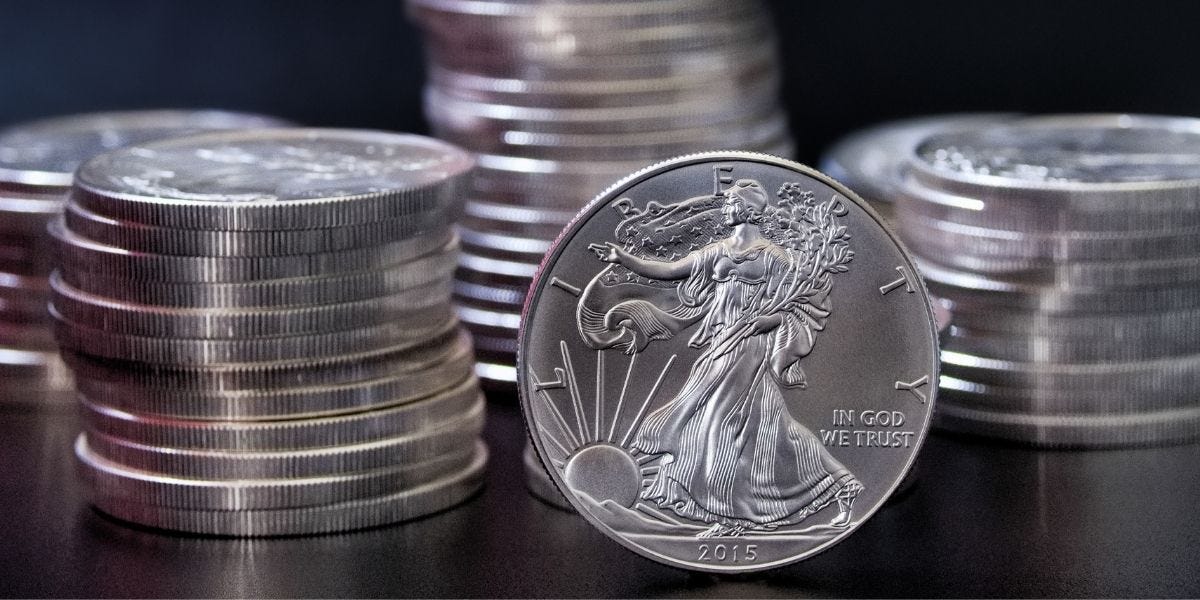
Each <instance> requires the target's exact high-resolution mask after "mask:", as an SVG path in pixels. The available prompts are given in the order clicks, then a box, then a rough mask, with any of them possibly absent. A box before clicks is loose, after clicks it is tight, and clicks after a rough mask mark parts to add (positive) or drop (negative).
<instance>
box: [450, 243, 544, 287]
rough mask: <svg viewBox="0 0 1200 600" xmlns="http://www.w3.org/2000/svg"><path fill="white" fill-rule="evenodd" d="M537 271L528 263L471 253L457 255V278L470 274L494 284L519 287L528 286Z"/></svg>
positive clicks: (533, 265) (535, 267) (535, 266)
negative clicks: (482, 277)
mask: <svg viewBox="0 0 1200 600" xmlns="http://www.w3.org/2000/svg"><path fill="white" fill-rule="evenodd" d="M536 271H537V265H536V264H532V263H529V262H518V261H512V260H500V259H496V258H488V257H486V256H480V255H477V254H474V253H471V252H466V251H464V252H461V253H459V255H458V271H457V273H458V276H460V277H461V275H462V274H463V273H467V272H471V273H475V274H478V275H482V276H484V277H485V278H486V279H487V280H490V281H495V282H496V283H500V284H505V285H513V286H521V285H528V284H529V281H530V280H531V279H532V278H533V274H534V273H535V272H536Z"/></svg>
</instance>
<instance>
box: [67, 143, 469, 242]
mask: <svg viewBox="0 0 1200 600" xmlns="http://www.w3.org/2000/svg"><path fill="white" fill-rule="evenodd" d="M472 165H473V161H472V160H471V157H470V155H468V154H467V153H466V152H464V151H462V150H460V149H458V148H455V147H454V146H451V145H449V144H446V143H444V142H440V141H437V140H433V139H429V138H425V137H421V136H415V135H402V134H392V133H384V132H373V131H359V130H338V129H277V130H266V129H264V130H248V131H239V132H232V133H218V134H207V135H197V136H190V137H185V138H176V139H172V140H165V141H158V142H150V143H146V144H141V145H138V146H134V147H127V148H123V149H120V150H116V151H114V152H110V153H107V154H103V155H100V156H97V157H95V158H93V159H91V160H89V161H88V162H86V163H84V164H83V165H82V166H81V167H80V168H79V172H78V174H77V176H76V182H75V188H74V190H73V191H72V194H71V198H72V200H73V201H74V202H76V203H77V204H78V205H80V206H82V207H84V208H86V209H88V210H90V211H92V212H94V213H96V214H100V215H104V216H107V217H111V218H114V219H118V220H121V221H129V222H134V223H142V224H145V225H154V226H159V227H173V228H180V229H201V230H229V231H257V230H284V229H315V228H321V227H335V226H346V225H356V224H364V223H371V222H375V221H380V220H387V219H400V218H413V219H417V218H421V217H424V216H425V215H427V214H428V213H430V212H434V213H445V212H446V211H447V209H451V210H452V209H453V207H454V203H455V199H456V198H457V190H458V185H459V183H460V182H461V179H462V178H463V176H464V175H465V174H466V173H467V172H469V171H470V169H471V167H472Z"/></svg>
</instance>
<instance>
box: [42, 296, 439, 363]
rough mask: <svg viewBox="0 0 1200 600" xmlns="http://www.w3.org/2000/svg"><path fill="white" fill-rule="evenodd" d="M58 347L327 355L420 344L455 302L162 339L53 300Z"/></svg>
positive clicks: (146, 356)
mask: <svg viewBox="0 0 1200 600" xmlns="http://www.w3.org/2000/svg"><path fill="white" fill-rule="evenodd" d="M50 313H51V315H52V316H53V317H54V318H55V320H56V321H57V322H56V323H55V325H54V338H55V339H57V340H58V344H59V346H61V347H64V348H69V349H71V350H74V351H76V352H81V353H84V354H91V355H93V356H100V357H104V358H116V359H125V360H131V361H137V362H144V363H151V364H166V365H228V364H236V363H255V362H283V361H291V360H301V359H304V358H331V357H336V356H342V355H345V354H347V353H351V352H360V351H363V350H376V349H382V348H391V347H395V346H398V345H402V344H405V343H407V344H408V345H410V346H415V345H417V344H420V343H421V341H422V340H424V339H426V338H429V337H432V336H434V335H436V334H437V332H439V331H443V330H444V329H446V328H447V327H452V326H454V325H455V324H456V320H455V317H454V314H453V313H454V310H453V307H451V306H449V305H443V306H433V307H431V308H430V309H429V313H428V314H427V315H423V318H421V319H417V320H410V321H402V322H401V321H392V322H384V323H381V324H378V325H368V326H365V327H359V328H355V329H347V330H342V331H331V332H326V333H316V334H303V335H291V336H280V337H256V338H240V339H239V338H228V339H202V338H165V337H148V336H140V335H128V334H123V333H113V332H111V331H106V330H104V329H98V328H95V327H90V326H86V325H83V324H81V323H77V322H74V321H68V320H67V319H66V318H64V317H63V316H62V315H61V314H59V313H58V312H57V311H56V310H55V309H54V306H53V305H51V307H50Z"/></svg>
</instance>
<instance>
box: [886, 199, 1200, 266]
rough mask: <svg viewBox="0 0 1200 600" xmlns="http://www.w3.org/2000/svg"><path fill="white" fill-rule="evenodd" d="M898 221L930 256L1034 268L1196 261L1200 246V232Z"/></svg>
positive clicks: (909, 217) (905, 217)
mask: <svg viewBox="0 0 1200 600" xmlns="http://www.w3.org/2000/svg"><path fill="white" fill-rule="evenodd" d="M895 221H896V222H897V223H898V224H899V227H901V228H902V229H903V230H904V231H905V233H906V235H907V236H908V237H909V240H910V243H911V244H913V245H917V244H921V245H923V246H924V247H926V248H928V249H929V251H930V253H931V254H936V255H943V256H944V255H946V254H961V255H965V256H968V257H971V258H977V259H983V260H992V261H1001V260H1011V261H1024V262H1025V263H1026V264H1030V265H1033V266H1044V265H1050V264H1060V263H1063V262H1069V261H1124V260H1130V259H1135V258H1147V259H1148V258H1173V257H1194V256H1196V254H1197V252H1196V249H1197V248H1200V228H1179V229H1155V230H1150V231H1129V232H1117V233H1086V232H1082V233H1081V232H1073V231H1063V232H1058V233H1042V234H1038V233H1031V232H1024V231H1018V230H1010V229H993V228H987V227H976V226H972V225H962V224H958V223H951V222H949V221H939V220H937V219H929V218H926V217H923V216H921V215H916V214H911V213H907V212H904V213H900V215H899V218H898V219H896V220H895Z"/></svg>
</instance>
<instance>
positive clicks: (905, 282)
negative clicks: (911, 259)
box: [879, 266, 917, 296]
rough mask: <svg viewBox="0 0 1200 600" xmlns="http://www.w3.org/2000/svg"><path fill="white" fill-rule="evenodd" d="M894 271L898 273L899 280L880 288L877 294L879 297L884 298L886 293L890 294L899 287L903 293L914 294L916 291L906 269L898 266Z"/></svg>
mask: <svg viewBox="0 0 1200 600" xmlns="http://www.w3.org/2000/svg"><path fill="white" fill-rule="evenodd" d="M896 270H897V271H900V279H897V280H895V281H893V282H891V283H888V284H886V285H882V286H880V287H879V293H880V294H881V295H884V296H886V295H887V294H888V292H890V291H892V290H894V289H896V288H898V287H900V286H904V291H906V292H908V293H910V294H912V293H915V292H916V291H917V290H916V288H914V287H913V282H912V278H911V276H910V275H909V273H908V268H907V267H904V266H899V267H896Z"/></svg>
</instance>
